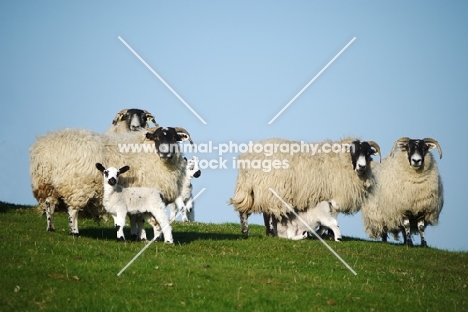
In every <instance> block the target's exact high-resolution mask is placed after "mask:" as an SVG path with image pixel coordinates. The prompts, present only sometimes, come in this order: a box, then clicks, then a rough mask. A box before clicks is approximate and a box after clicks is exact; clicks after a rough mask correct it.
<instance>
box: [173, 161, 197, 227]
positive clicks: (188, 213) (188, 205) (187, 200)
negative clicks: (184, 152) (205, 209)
mask: <svg viewBox="0 0 468 312" xmlns="http://www.w3.org/2000/svg"><path fill="white" fill-rule="evenodd" d="M184 158H185V157H184ZM185 161H186V163H187V167H186V171H185V177H184V180H183V182H182V183H183V184H182V191H181V192H180V195H179V197H178V198H177V199H176V201H175V202H173V203H170V204H169V209H170V218H169V220H170V221H171V222H172V221H174V220H175V218H176V216H177V212H179V211H180V214H181V217H182V222H189V221H191V222H193V221H195V211H194V207H193V205H194V204H193V199H192V189H193V187H192V183H191V181H192V178H198V177H199V176H200V175H201V171H200V168H199V166H198V157H196V156H192V159H188V160H187V158H185ZM182 204H183V205H182ZM183 206H185V209H183Z"/></svg>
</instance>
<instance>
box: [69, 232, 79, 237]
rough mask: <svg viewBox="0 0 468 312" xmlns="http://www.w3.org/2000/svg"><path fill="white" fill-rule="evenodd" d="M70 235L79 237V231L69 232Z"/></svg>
mask: <svg viewBox="0 0 468 312" xmlns="http://www.w3.org/2000/svg"><path fill="white" fill-rule="evenodd" d="M70 235H71V236H73V237H80V233H70Z"/></svg>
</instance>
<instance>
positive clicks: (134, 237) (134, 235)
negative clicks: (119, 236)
mask: <svg viewBox="0 0 468 312" xmlns="http://www.w3.org/2000/svg"><path fill="white" fill-rule="evenodd" d="M137 238H138V237H137V235H136V234H132V236H131V237H130V240H132V241H136V240H137Z"/></svg>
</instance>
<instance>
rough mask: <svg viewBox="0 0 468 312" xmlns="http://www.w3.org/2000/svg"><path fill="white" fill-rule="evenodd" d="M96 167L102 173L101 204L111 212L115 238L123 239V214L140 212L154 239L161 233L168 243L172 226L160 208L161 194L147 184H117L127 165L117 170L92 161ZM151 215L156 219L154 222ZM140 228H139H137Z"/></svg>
mask: <svg viewBox="0 0 468 312" xmlns="http://www.w3.org/2000/svg"><path fill="white" fill-rule="evenodd" d="M96 168H97V169H98V170H99V171H101V172H102V174H103V180H104V183H103V184H104V195H103V199H102V204H103V206H104V208H105V209H106V211H107V212H108V213H110V214H111V215H112V217H113V218H114V222H115V227H116V229H117V240H121V241H124V240H125V235H124V232H123V227H124V226H125V219H126V216H127V214H131V215H133V214H142V215H144V216H145V219H146V220H147V221H148V223H150V224H152V226H153V229H154V239H156V238H158V237H159V236H160V235H161V231H162V233H163V235H164V241H165V242H166V243H169V244H172V243H173V238H172V228H171V225H170V223H169V219H168V217H167V215H166V213H165V211H164V208H165V207H166V205H165V203H164V200H163V198H162V195H161V193H160V192H159V191H158V190H156V189H154V188H150V187H127V188H124V187H122V186H121V185H119V184H118V182H119V175H120V174H122V173H124V172H127V171H128V170H129V169H130V167H129V166H124V167H122V168H120V169H117V168H114V167H109V168H107V169H106V168H105V167H104V166H103V165H102V164H100V163H96ZM152 218H154V219H156V221H157V222H154V220H152ZM140 230H141V229H140Z"/></svg>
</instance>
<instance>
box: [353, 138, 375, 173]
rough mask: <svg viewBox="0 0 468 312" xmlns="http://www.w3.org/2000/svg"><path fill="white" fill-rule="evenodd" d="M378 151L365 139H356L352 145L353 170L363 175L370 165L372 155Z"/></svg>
mask: <svg viewBox="0 0 468 312" xmlns="http://www.w3.org/2000/svg"><path fill="white" fill-rule="evenodd" d="M376 153H377V151H376V150H375V149H374V148H373V147H372V146H370V144H369V143H368V142H365V141H354V142H353V143H352V145H351V153H350V154H351V162H352V163H353V170H354V171H356V173H357V174H359V175H362V174H363V173H364V172H366V170H367V169H368V168H369V166H370V162H371V161H372V155H375V154H376Z"/></svg>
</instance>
